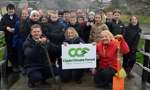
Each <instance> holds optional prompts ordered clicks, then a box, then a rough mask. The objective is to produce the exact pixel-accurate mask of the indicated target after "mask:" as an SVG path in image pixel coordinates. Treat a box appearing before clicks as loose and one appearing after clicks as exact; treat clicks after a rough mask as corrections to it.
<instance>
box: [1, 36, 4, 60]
mask: <svg viewBox="0 0 150 90" xmlns="http://www.w3.org/2000/svg"><path fill="white" fill-rule="evenodd" d="M1 36H2V35H0V37H1ZM0 40H2V41H3V43H1V44H0V48H1V47H3V45H4V44H5V39H4V37H2V38H0ZM3 55H4V50H2V51H0V61H2V60H3Z"/></svg>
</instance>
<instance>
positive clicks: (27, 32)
mask: <svg viewBox="0 0 150 90" xmlns="http://www.w3.org/2000/svg"><path fill="white" fill-rule="evenodd" d="M34 24H38V25H40V26H41V23H40V22H39V21H37V22H35V21H33V20H32V19H30V20H29V21H28V22H27V24H26V25H25V26H24V31H23V32H24V35H23V36H24V38H25V39H26V38H27V37H28V35H29V34H30V31H31V27H32V25H34Z"/></svg>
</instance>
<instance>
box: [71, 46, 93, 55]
mask: <svg viewBox="0 0 150 90" xmlns="http://www.w3.org/2000/svg"><path fill="white" fill-rule="evenodd" d="M88 51H90V49H89V48H87V47H85V48H83V49H82V48H76V49H75V48H71V49H69V51H68V54H69V56H70V57H75V56H77V57H84V54H86V53H87V52H88ZM79 52H80V53H79Z"/></svg>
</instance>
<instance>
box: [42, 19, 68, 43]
mask: <svg viewBox="0 0 150 90" xmlns="http://www.w3.org/2000/svg"><path fill="white" fill-rule="evenodd" d="M44 34H45V35H46V37H47V38H48V39H49V40H50V41H51V42H52V43H54V44H57V45H60V44H62V42H63V40H64V38H65V33H64V29H63V26H62V24H61V23H59V21H58V20H57V21H56V22H51V23H48V24H47V25H46V29H45V31H44Z"/></svg>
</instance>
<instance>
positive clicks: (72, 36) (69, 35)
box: [60, 27, 84, 84]
mask: <svg viewBox="0 0 150 90" xmlns="http://www.w3.org/2000/svg"><path fill="white" fill-rule="evenodd" d="M82 43H84V41H83V40H82V39H81V38H80V37H79V35H78V33H77V32H76V30H75V29H74V28H73V27H68V28H67V30H66V33H65V40H64V42H63V44H64V45H65V46H67V45H68V44H82ZM72 71H75V80H76V82H77V83H78V84H81V83H82V82H81V78H82V77H83V74H84V69H67V70H62V67H60V77H61V79H62V80H63V81H67V82H68V81H70V80H71V78H72Z"/></svg>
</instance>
